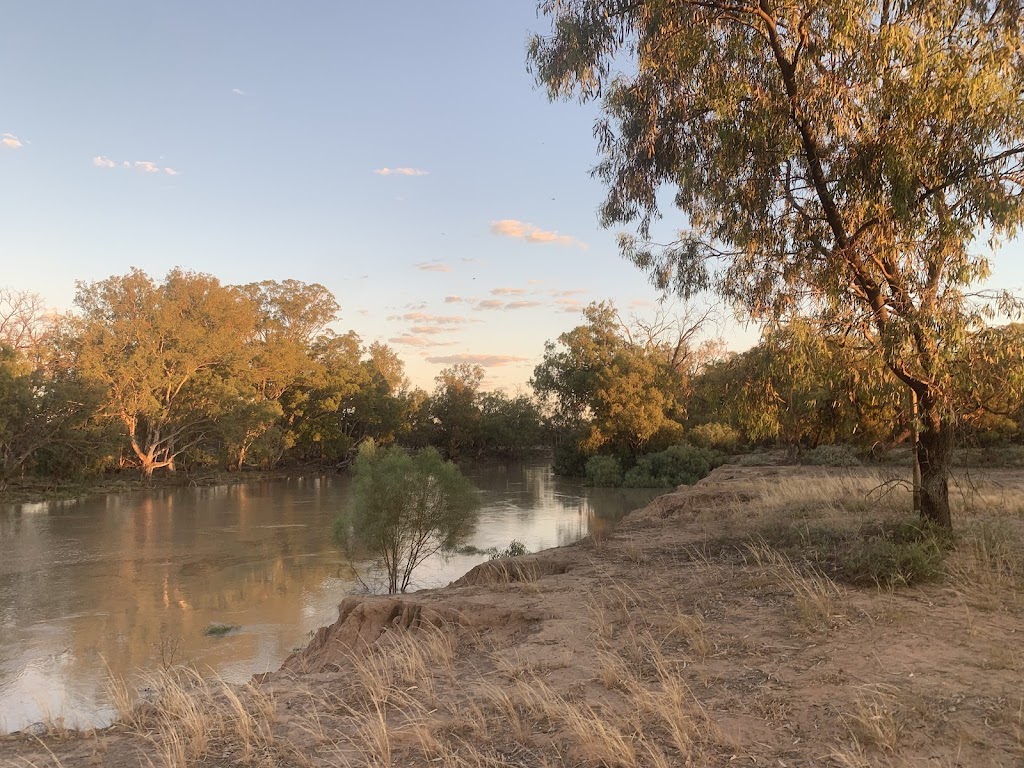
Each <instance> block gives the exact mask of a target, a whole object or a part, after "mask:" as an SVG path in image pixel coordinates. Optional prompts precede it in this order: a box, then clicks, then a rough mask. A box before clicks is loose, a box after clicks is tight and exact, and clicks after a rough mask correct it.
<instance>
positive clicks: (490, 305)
mask: <svg viewBox="0 0 1024 768" xmlns="http://www.w3.org/2000/svg"><path fill="white" fill-rule="evenodd" d="M476 308H477V309H504V308H505V302H504V301H501V300H500V299H485V300H484V301H479V302H477V305H476Z"/></svg>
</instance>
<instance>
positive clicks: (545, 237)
mask: <svg viewBox="0 0 1024 768" xmlns="http://www.w3.org/2000/svg"><path fill="white" fill-rule="evenodd" d="M491 233H492V234H495V235H500V236H501V237H513V238H516V239H518V240H526V241H527V242H528V243H556V244H558V245H568V246H575V247H577V248H582V249H583V250H586V249H587V244H586V243H584V242H583V241H582V240H577V239H576V238H575V237H570V236H569V235H560V234H559V233H558V232H554V231H549V230H546V229H541V228H540V227H535V226H534V225H533V224H528V223H526V222H525V221H518V220H516V219H501V220H499V221H492V222H491Z"/></svg>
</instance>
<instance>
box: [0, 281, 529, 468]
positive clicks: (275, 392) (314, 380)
mask: <svg viewBox="0 0 1024 768" xmlns="http://www.w3.org/2000/svg"><path fill="white" fill-rule="evenodd" d="M338 312H339V307H338V303H337V301H336V300H335V297H334V296H333V295H332V294H331V293H330V291H328V290H327V289H326V288H324V286H322V285H319V284H315V283H314V284H307V283H302V282H299V281H296V280H285V281H280V282H275V281H264V282H260V283H251V284H248V285H240V286H231V285H223V284H221V283H220V282H219V281H218V280H217V279H216V278H215V277H213V276H211V275H206V274H199V273H193V272H187V271H183V270H180V269H175V270H172V271H171V272H169V273H168V274H167V276H166V277H165V278H164V279H163V280H162V281H157V280H155V279H153V278H152V277H150V276H149V275H147V274H145V273H144V272H142V271H139V270H132V271H131V272H130V273H128V274H126V275H121V276H114V277H110V278H108V279H106V280H101V281H98V282H94V283H79V284H78V291H77V295H76V298H75V310H74V311H72V312H69V313H67V314H64V315H58V316H54V315H51V314H48V313H47V311H46V308H45V305H44V302H43V301H42V299H41V298H40V297H39V296H37V295H34V294H31V293H26V292H18V291H15V290H11V289H4V290H2V291H0V488H2V487H4V486H6V484H7V483H9V482H10V481H11V480H13V479H15V478H40V479H44V480H52V481H55V482H59V481H69V480H78V479H84V478H88V477H91V476H96V475H98V474H101V473H103V472H106V471H110V470H120V469H137V470H138V471H139V472H140V473H141V474H142V476H144V477H150V476H152V475H153V474H154V473H173V472H178V471H181V470H185V471H192V470H195V469H204V468H205V469H213V468H216V469H224V470H241V469H243V468H245V467H259V468H272V467H277V466H281V465H287V464H294V463H306V462H322V463H325V464H339V463H343V462H346V461H347V460H348V459H350V458H351V457H352V456H354V453H355V448H356V446H357V445H358V444H359V443H360V442H361V441H363V440H364V439H366V438H373V439H374V440H375V441H376V442H377V443H378V444H381V445H388V444H392V443H396V442H397V443H403V444H406V445H410V446H413V447H421V446H426V445H437V446H439V447H440V448H441V449H442V451H443V452H444V453H445V454H446V455H447V456H449V457H451V458H459V459H463V458H472V457H477V456H482V455H488V454H494V455H521V454H523V453H525V452H527V451H529V450H531V449H533V448H535V447H537V446H538V445H540V444H541V443H542V442H543V439H544V438H543V430H542V425H541V419H540V413H539V411H538V409H537V408H536V407H535V406H534V404H533V402H532V400H531V399H530V398H528V397H525V396H524V397H515V398H509V397H507V396H505V395H504V394H503V393H500V392H482V391H481V383H482V379H483V371H482V369H480V368H479V367H469V366H455V367H453V368H450V369H447V370H445V371H443V372H442V373H441V375H440V376H439V377H438V379H437V386H436V388H435V390H434V392H433V393H427V392H425V391H423V390H421V389H417V388H413V387H412V386H411V385H410V383H409V380H408V379H407V377H406V375H405V370H404V364H403V362H402V360H401V359H400V358H399V356H398V355H397V354H396V352H395V351H394V350H393V349H391V348H390V347H388V346H387V345H385V344H381V343H378V342H373V343H370V344H365V343H364V342H363V341H362V339H361V338H360V337H359V335H358V334H356V333H355V332H354V331H349V332H347V333H345V334H338V333H336V332H334V331H333V330H331V329H330V327H329V326H330V325H331V324H332V323H333V322H335V321H336V320H337V318H338Z"/></svg>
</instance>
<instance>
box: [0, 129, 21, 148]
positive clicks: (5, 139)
mask: <svg viewBox="0 0 1024 768" xmlns="http://www.w3.org/2000/svg"><path fill="white" fill-rule="evenodd" d="M0 144H3V145H4V146H5V147H8V148H9V149H21V148H22V147H23V146H25V145H24V144H23V143H22V142H21V139H19V138H18V137H17V136H15V135H14V134H13V133H0Z"/></svg>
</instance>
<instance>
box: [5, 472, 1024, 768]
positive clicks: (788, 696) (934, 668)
mask: <svg viewBox="0 0 1024 768" xmlns="http://www.w3.org/2000/svg"><path fill="white" fill-rule="evenodd" d="M973 482H974V483H977V484H978V485H977V487H972V486H969V485H967V484H965V485H963V486H962V487H961V493H960V495H959V498H960V504H961V506H962V507H963V508H962V509H961V510H959V514H958V516H957V522H958V524H959V538H958V540H957V542H956V545H955V549H953V550H952V551H951V552H950V553H949V554H948V555H947V556H946V557H945V562H944V563H943V564H942V565H941V566H935V567H936V568H938V567H941V571H937V572H935V573H932V572H930V571H929V570H928V568H930V567H932V566H934V565H935V563H937V562H938V558H935V559H934V562H933V561H932V560H929V557H930V555H929V552H930V550H929V547H932V548H934V547H938V546H939V545H938V544H934V542H932V540H931V539H928V538H922V539H920V540H919V539H918V538H916V537H915V536H912V535H909V534H907V533H906V530H907V529H906V527H899V526H897V525H895V524H892V522H891V521H892V520H893V519H895V517H896V516H897V510H902V509H903V508H904V507H905V505H906V490H905V489H904V488H902V487H900V486H895V485H882V480H881V478H879V477H878V475H877V474H875V473H873V472H869V471H842V472H839V471H836V470H823V469H810V468H737V467H722V468H719V469H718V470H716V471H715V473H713V474H712V476H710V477H709V478H707V479H706V480H704V481H702V482H701V483H700V484H699V485H697V486H695V487H693V488H689V489H683V490H681V491H678V492H676V493H672V494H668V495H666V496H662V497H660V498H658V499H656V500H655V501H654V502H652V503H651V504H650V505H649V506H647V507H646V508H644V509H643V510H638V511H637V512H634V513H632V514H631V515H629V516H628V517H627V518H626V519H625V520H624V521H623V522H622V523H621V524H620V525H619V526H618V527H617V528H616V529H615V530H614V531H612V532H611V533H609V534H606V535H604V536H602V537H600V538H590V539H585V540H584V541H582V542H580V543H578V544H576V545H573V546H569V547H564V548H559V549H554V550H549V551H546V552H543V553H540V554H537V555H528V556H525V557H521V558H516V559H513V560H502V561H493V562H491V563H487V564H484V565H482V566H480V567H478V568H477V569H475V570H473V571H471V572H470V573H469V574H467V575H466V576H465V577H463V578H462V579H460V580H459V581H457V582H455V583H454V584H453V585H451V586H450V587H448V588H446V589H442V590H433V591H425V592H420V593H416V594H414V595H408V596H403V597H353V598H348V599H346V600H345V601H344V602H343V603H342V605H341V607H340V612H339V619H338V621H337V622H335V623H334V624H333V625H331V626H330V627H325V628H323V629H321V630H320V631H319V632H318V633H317V634H316V636H315V637H314V638H313V639H312V640H311V642H310V643H309V645H308V647H307V648H305V649H304V650H302V651H301V652H298V653H296V654H294V655H293V656H291V657H290V658H289V659H288V660H287V661H286V662H285V664H284V665H283V667H282V669H281V670H280V671H279V672H277V673H275V674H273V675H268V676H264V677H263V678H262V679H260V680H258V681H254V683H253V685H251V686H247V687H245V688H242V689H238V688H228V687H225V686H221V685H219V684H216V683H211V682H210V681H208V680H203V679H201V677H198V676H196V675H193V674H191V673H189V672H188V671H187V670H177V671H174V672H171V673H169V674H168V675H165V676H163V677H162V678H161V679H160V680H156V681H154V686H153V688H154V690H153V691H151V692H150V694H149V697H148V703H146V704H144V705H142V706H141V707H138V708H136V709H134V710H132V711H129V710H128V707H127V706H125V719H124V722H123V723H122V724H119V725H117V726H115V727H112V728H109V729H105V730H103V731H99V732H95V733H89V734H64V733H61V732H59V729H56V728H54V729H51V732H50V733H48V734H42V735H40V736H39V737H30V736H25V735H22V736H15V737H8V738H6V739H0V763H2V764H4V765H7V764H9V765H12V766H13V765H17V766H26V765H36V766H44V765H63V766H68V767H70V766H79V765H83V766H85V765H89V766H128V765H132V766H134V765H140V764H141V765H148V764H150V763H152V764H153V765H155V766H161V765H163V766H168V768H171V767H172V766H184V765H210V766H214V765H216V766H220V765H254V766H271V765H274V766H321V765H322V766H328V765H330V766H334V765H353V766H361V765H394V766H428V765H429V766H433V765H442V766H552V767H553V766H602V765H605V766H624V767H626V768H630V767H632V766H652V767H654V768H660V766H685V765H694V766H701V765H712V766H719V765H721V766H725V765H754V766H828V765H831V766H839V767H841V768H854V767H855V766H875V765H879V766H918V765H920V766H943V767H944V768H952V767H953V766H958V765H959V766H1018V765H1022V764H1024V686H1022V675H1021V672H1022V670H1024V645H1022V642H1021V640H1022V638H1024V613H1022V611H1024V600H1022V595H1024V592H1022V585H1024V554H1022V553H1024V547H1022V546H1021V545H1022V536H1021V512H1022V506H1024V483H1022V482H1021V478H1020V477H1019V476H1017V475H1014V474H1010V473H993V474H990V475H987V476H985V477H982V478H978V477H975V478H973ZM911 540H912V541H911ZM865 542H868V543H867V544H865ZM879 542H880V543H879ZM908 542H909V543H908ZM943 546H945V545H943ZM865 558H868V559H867V560H865ZM875 560H877V561H878V562H875ZM883 561H884V562H883ZM865 574H867V575H868V576H871V577H872V578H874V579H875V580H876V581H881V582H883V583H882V584H881V586H879V585H877V584H866V583H865V581H866V579H865ZM872 574H874V576H872ZM928 579H933V580H934V581H932V582H930V583H922V584H916V583H915V585H914V586H910V587H901V586H899V584H900V583H901V581H908V580H909V581H912V582H917V581H919V580H923V581H927V580H928Z"/></svg>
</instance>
